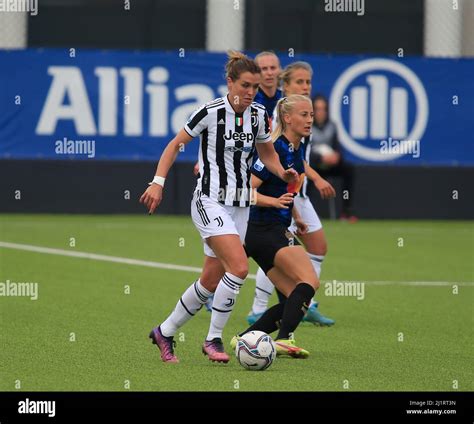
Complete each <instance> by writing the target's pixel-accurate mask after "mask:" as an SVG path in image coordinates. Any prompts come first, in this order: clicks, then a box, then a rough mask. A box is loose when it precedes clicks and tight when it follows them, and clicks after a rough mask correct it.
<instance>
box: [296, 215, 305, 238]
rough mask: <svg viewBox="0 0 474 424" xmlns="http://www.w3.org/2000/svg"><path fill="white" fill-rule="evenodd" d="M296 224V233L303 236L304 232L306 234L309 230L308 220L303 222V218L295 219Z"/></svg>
mask: <svg viewBox="0 0 474 424" xmlns="http://www.w3.org/2000/svg"><path fill="white" fill-rule="evenodd" d="M295 225H296V228H297V229H296V235H297V236H301V235H303V234H306V233H307V232H308V225H307V224H306V222H303V221H302V220H301V219H295Z"/></svg>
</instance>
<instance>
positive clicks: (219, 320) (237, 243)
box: [203, 234, 248, 363]
mask: <svg viewBox="0 0 474 424" xmlns="http://www.w3.org/2000/svg"><path fill="white" fill-rule="evenodd" d="M207 244H208V246H209V247H210V248H211V249H212V251H213V252H214V254H215V255H216V256H217V258H218V259H219V261H220V262H221V264H222V267H223V268H224V271H225V272H224V274H223V276H222V278H221V279H220V281H219V282H218V285H217V288H216V290H215V293H214V300H213V304H212V315H211V323H210V326H209V332H208V335H207V337H206V340H205V342H204V345H203V353H204V354H206V355H207V356H208V357H209V359H210V360H211V361H217V362H224V363H226V362H228V361H229V359H230V358H229V355H227V354H226V353H225V351H224V347H223V344H222V332H223V330H224V327H225V325H226V324H227V321H228V320H229V317H230V314H231V312H232V310H233V308H234V304H235V300H236V298H237V296H238V294H239V291H240V288H241V287H242V285H243V283H244V280H245V277H246V276H247V273H248V260H247V255H246V254H245V250H244V248H243V246H242V241H241V239H240V237H239V236H238V235H234V234H227V235H222V236H213V237H210V238H209V239H208V240H207Z"/></svg>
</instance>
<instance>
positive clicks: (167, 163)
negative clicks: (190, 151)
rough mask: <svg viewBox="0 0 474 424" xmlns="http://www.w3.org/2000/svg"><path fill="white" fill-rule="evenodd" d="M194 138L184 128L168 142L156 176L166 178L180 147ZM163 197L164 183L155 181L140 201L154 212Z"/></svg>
mask: <svg viewBox="0 0 474 424" xmlns="http://www.w3.org/2000/svg"><path fill="white" fill-rule="evenodd" d="M192 139H193V137H191V136H190V135H189V134H188V133H187V132H186V131H185V130H184V129H182V130H181V131H180V132H179V133H178V134H176V137H175V138H173V140H171V141H170V142H169V143H168V145H167V146H166V148H165V150H164V151H163V154H162V155H161V157H160V161H159V162H158V166H157V167H156V172H155V176H156V177H162V178H163V179H166V176H167V175H168V172H169V170H170V168H171V166H172V165H173V163H174V162H175V160H176V157H177V156H178V153H179V150H180V148H182V146H183V145H186V144H188V143H189V142H190V141H191V140H192ZM163 184H164V180H163ZM162 198H163V185H160V184H159V183H157V184H155V183H153V184H151V185H150V186H148V188H147V189H146V190H145V192H144V193H143V194H142V196H141V197H140V203H143V204H144V205H145V206H146V207H147V209H148V212H149V213H150V214H152V213H153V212H155V209H156V208H157V206H158V205H159V204H160V203H161V199H162Z"/></svg>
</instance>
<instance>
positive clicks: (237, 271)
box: [230, 263, 249, 280]
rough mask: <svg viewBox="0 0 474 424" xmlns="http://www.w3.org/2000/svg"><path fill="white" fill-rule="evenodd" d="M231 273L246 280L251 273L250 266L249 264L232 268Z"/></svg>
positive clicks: (241, 264)
mask: <svg viewBox="0 0 474 424" xmlns="http://www.w3.org/2000/svg"><path fill="white" fill-rule="evenodd" d="M230 273H231V274H233V275H235V276H236V277H239V278H240V279H242V280H244V279H245V278H247V275H248V273H249V267H248V264H247V263H240V264H236V265H234V266H233V267H232V268H231V270H230Z"/></svg>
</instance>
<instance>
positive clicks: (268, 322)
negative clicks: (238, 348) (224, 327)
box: [239, 303, 285, 336]
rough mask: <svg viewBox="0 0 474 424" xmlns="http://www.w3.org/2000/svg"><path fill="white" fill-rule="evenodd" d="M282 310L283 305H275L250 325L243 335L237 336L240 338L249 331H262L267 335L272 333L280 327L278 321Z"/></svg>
mask: <svg viewBox="0 0 474 424" xmlns="http://www.w3.org/2000/svg"><path fill="white" fill-rule="evenodd" d="M284 309H285V304H284V303H277V304H276V305H273V306H272V307H271V308H269V309H267V310H266V311H265V312H264V313H263V315H262V316H261V317H260V318H259V319H258V321H256V322H255V323H254V324H252V325H251V326H250V327H249V328H247V330H245V331H244V332H243V333H240V334H239V336H242V335H244V334H245V333H248V332H249V331H263V332H264V333H267V334H270V333H273V332H274V331H276V330H277V329H278V327H279V326H280V320H281V318H282V315H283V310H284Z"/></svg>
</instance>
